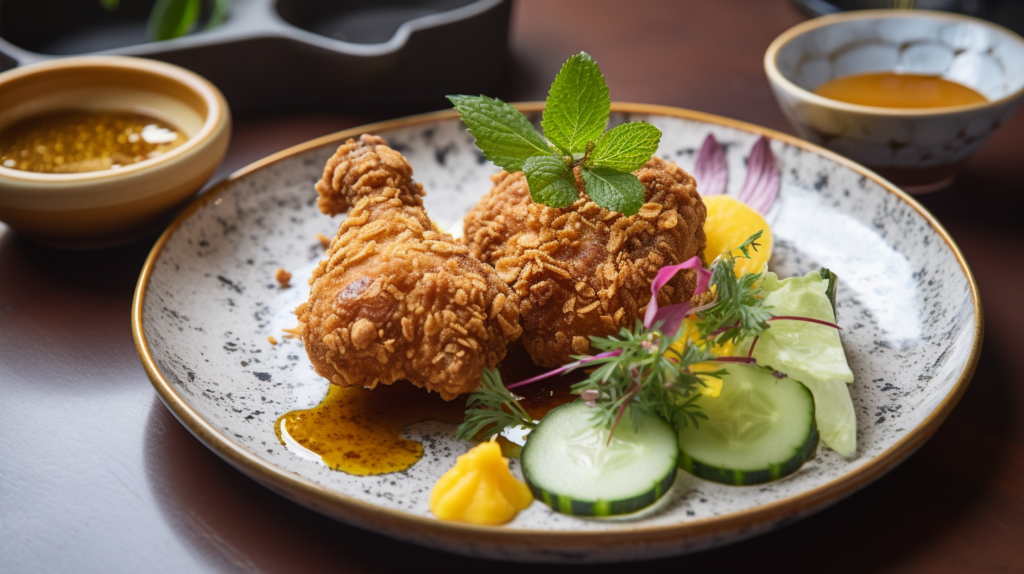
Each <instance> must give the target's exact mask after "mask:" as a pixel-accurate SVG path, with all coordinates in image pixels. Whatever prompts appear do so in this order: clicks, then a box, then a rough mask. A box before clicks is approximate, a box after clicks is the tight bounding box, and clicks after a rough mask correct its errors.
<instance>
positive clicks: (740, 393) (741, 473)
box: [679, 365, 818, 486]
mask: <svg viewBox="0 0 1024 574" xmlns="http://www.w3.org/2000/svg"><path fill="white" fill-rule="evenodd" d="M728 371H729V374H728V375H726V376H725V377H723V381H722V392H721V394H720V395H719V396H717V397H714V398H708V397H702V398H701V400H700V403H699V404H700V406H701V407H702V408H703V410H704V414H705V415H707V417H708V419H707V420H703V419H702V420H701V421H700V426H699V427H698V428H694V427H693V426H692V425H691V426H690V427H688V428H686V429H683V430H682V431H681V432H680V433H679V450H680V457H679V466H680V467H681V468H682V469H683V470H685V471H687V472H689V473H690V474H693V475H696V476H699V477H701V478H704V479H707V480H712V481H714V482H720V483H723V484H732V485H737V486H742V485H749V484H761V483H765V482H770V481H772V480H777V479H779V478H781V477H783V476H786V475H788V474H792V473H794V472H796V470H797V469H798V468H800V466H801V465H803V464H804V462H806V461H807V460H808V459H810V458H811V457H812V456H814V452H815V450H816V449H817V447H818V427H817V426H816V425H815V422H814V397H812V396H811V393H810V391H808V390H807V388H806V387H804V386H803V385H802V384H800V383H799V382H797V381H794V380H793V379H790V378H784V379H776V378H775V377H774V376H772V374H771V373H769V372H767V371H765V370H764V369H758V368H756V367H750V366H746V365H728Z"/></svg>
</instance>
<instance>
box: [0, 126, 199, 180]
mask: <svg viewBox="0 0 1024 574" xmlns="http://www.w3.org/2000/svg"><path fill="white" fill-rule="evenodd" d="M187 139H188V138H187V137H186V136H185V134H183V133H182V132H181V131H179V130H178V129H177V128H175V127H173V126H171V125H170V124H168V123H166V122H162V121H160V120H158V119H156V118H152V117H149V116H146V115H143V114H137V113H132V112H89V111H63V112H54V113H49V114H44V115H41V116H35V117H31V118H28V119H26V120H22V121H20V122H18V123H16V124H14V125H12V126H9V127H7V128H4V129H3V130H2V131H0V165H2V166H3V167H7V168H11V169H19V170H22V171H34V172H41V173H81V172H88V171H100V170H105V169H118V168H121V167H125V166H128V165H131V164H133V163H138V162H140V161H145V160H147V159H151V158H155V157H157V156H160V155H163V154H164V153H167V152H168V151H170V150H172V149H174V148H176V147H178V146H180V145H181V144H183V143H185V141H186V140H187Z"/></svg>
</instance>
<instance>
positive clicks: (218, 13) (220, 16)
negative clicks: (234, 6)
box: [206, 0, 231, 28]
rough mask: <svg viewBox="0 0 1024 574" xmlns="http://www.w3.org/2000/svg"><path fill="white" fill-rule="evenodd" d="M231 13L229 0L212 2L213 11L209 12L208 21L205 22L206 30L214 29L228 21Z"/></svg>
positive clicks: (214, 0)
mask: <svg viewBox="0 0 1024 574" xmlns="http://www.w3.org/2000/svg"><path fill="white" fill-rule="evenodd" d="M230 11H231V0H213V9H212V10H211V11H210V19H209V20H207V21H206V28H216V27H217V26H220V25H221V24H223V23H224V21H225V20H227V19H228V13H229V12H230Z"/></svg>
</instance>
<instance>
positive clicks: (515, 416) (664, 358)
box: [456, 231, 772, 440]
mask: <svg viewBox="0 0 1024 574" xmlns="http://www.w3.org/2000/svg"><path fill="white" fill-rule="evenodd" d="M760 236H761V232H760V231H759V232H757V233H755V234H754V235H752V236H751V237H750V238H748V239H747V240H746V241H744V242H743V244H742V245H740V246H739V247H737V248H736V249H733V250H732V251H731V252H729V253H727V254H725V255H723V256H722V257H720V258H718V260H716V261H715V262H713V263H712V264H711V268H710V276H711V278H710V282H709V283H708V285H709V286H713V287H714V296H713V298H712V300H711V301H710V302H708V303H706V304H704V305H702V306H700V307H697V308H695V309H689V304H688V303H683V304H681V305H682V307H680V308H679V309H686V310H687V315H690V316H693V317H695V318H696V328H697V331H698V332H699V333H700V334H701V337H700V339H701V340H702V341H703V342H701V343H694V342H693V341H690V340H685V341H684V342H683V344H682V346H681V347H682V351H680V350H679V347H680V346H679V345H674V343H676V342H677V341H678V340H679V339H680V338H681V337H682V336H683V333H684V330H683V329H679V328H678V323H676V327H675V328H674V329H675V331H676V332H674V333H663V332H662V327H663V325H664V324H663V322H662V321H661V320H652V321H650V323H651V324H645V323H641V322H640V321H637V323H636V325H635V327H634V328H633V329H632V330H629V329H626V328H623V329H622V330H621V331H620V332H619V334H618V336H617V337H616V336H610V337H591V338H590V340H591V341H592V342H593V345H594V347H596V348H597V349H598V350H600V351H601V353H599V354H598V355H595V356H593V357H590V356H583V357H577V359H579V360H578V361H577V362H576V363H573V364H570V365H566V366H565V367H562V368H559V369H555V370H554V371H550V372H549V373H547V374H546V375H542V376H539V377H535V378H533V379H529V380H527V381H522V382H519V383H516V384H513V385H511V388H512V389H514V388H516V387H518V386H520V385H524V384H529V383H531V382H533V381H535V380H539V379H542V378H545V377H546V376H549V375H556V374H561V373H564V372H567V371H569V370H572V369H575V368H581V367H582V368H588V369H589V368H593V369H594V370H593V372H591V373H590V376H589V377H587V379H586V380H584V381H582V382H579V383H576V384H575V385H573V386H572V390H573V392H574V393H577V394H579V395H580V398H582V399H583V400H585V401H586V402H587V403H588V404H590V405H592V406H594V407H595V411H594V422H595V424H596V425H601V426H606V427H610V429H611V431H612V433H614V431H615V427H616V426H617V425H618V424H619V422H620V420H621V419H622V418H623V416H624V414H625V413H626V412H630V413H631V414H630V419H631V420H632V422H633V423H634V424H636V423H637V422H638V421H639V420H640V419H641V413H653V414H656V415H658V416H660V417H662V418H664V419H665V420H666V421H668V422H670V423H671V424H672V425H673V426H674V427H675V428H676V429H677V430H679V431H682V430H684V429H686V428H687V427H688V426H689V425H690V424H693V425H694V426H698V425H699V421H700V419H703V418H707V417H706V416H705V415H704V413H703V412H701V409H700V404H699V403H698V399H699V398H700V396H701V395H700V392H699V391H700V388H701V387H702V386H704V382H703V381H702V380H701V379H702V378H707V377H717V378H721V377H722V376H723V375H727V374H728V372H727V371H726V370H723V369H719V370H716V371H700V372H695V371H693V370H691V367H692V366H693V365H695V364H697V363H704V362H707V361H721V362H723V363H725V362H737V363H749V364H756V361H755V360H754V359H751V358H749V357H716V356H714V354H713V353H712V349H713V347H714V346H715V345H722V344H725V343H726V342H734V343H735V342H737V341H738V340H740V339H743V338H745V337H757V336H758V335H759V334H760V333H761V332H763V331H764V330H765V329H767V328H768V327H769V325H768V320H770V319H771V317H772V314H771V312H770V309H769V308H768V307H765V306H764V299H763V298H762V297H761V296H760V290H761V288H760V282H759V279H760V278H761V274H760V273H747V274H745V275H743V276H741V277H736V274H735V271H734V269H735V266H736V259H735V256H734V255H733V252H738V253H739V254H740V255H742V256H743V257H746V258H749V257H750V252H749V249H755V250H756V249H757V243H756V242H757V239H758V238H759V237H760ZM698 272H699V273H704V274H708V273H709V271H704V270H703V269H701V270H699V271H698ZM698 295H699V293H698ZM654 296H655V297H656V296H657V295H656V294H655V295H654ZM669 309H670V308H665V309H663V310H662V311H669ZM670 315H672V314H671V313H667V314H666V315H663V316H670ZM483 375H484V376H483V379H484V383H483V385H481V387H480V388H479V389H478V390H477V391H476V392H474V393H473V394H472V395H470V399H469V402H468V403H467V407H468V408H467V410H466V419H465V421H464V422H463V423H462V424H461V425H460V426H459V429H458V433H457V435H456V436H457V437H458V438H462V439H470V438H472V437H474V436H476V435H477V433H479V432H480V431H482V430H485V429H486V434H485V438H486V437H489V436H491V435H493V434H497V433H500V432H501V431H502V430H504V429H505V428H506V427H516V426H524V427H527V428H533V427H534V426H535V425H534V423H533V420H532V419H531V418H530V417H529V415H527V414H526V411H525V409H523V407H522V406H521V405H520V404H519V403H518V401H517V400H516V398H515V396H514V395H513V394H512V393H511V392H510V391H509V388H506V387H505V385H504V384H503V383H502V381H501V377H500V376H499V375H498V373H497V371H494V370H485V371H484V373H483ZM632 409H636V410H632ZM612 433H609V440H611V434H612Z"/></svg>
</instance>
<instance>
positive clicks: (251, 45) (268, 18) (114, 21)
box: [0, 0, 511, 113]
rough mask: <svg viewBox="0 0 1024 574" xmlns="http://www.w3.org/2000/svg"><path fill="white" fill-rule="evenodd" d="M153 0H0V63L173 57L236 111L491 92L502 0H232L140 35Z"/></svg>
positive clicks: (500, 46)
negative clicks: (112, 5)
mask: <svg viewBox="0 0 1024 574" xmlns="http://www.w3.org/2000/svg"><path fill="white" fill-rule="evenodd" d="M154 2H155V0H121V3H120V4H121V6H120V7H119V8H118V9H117V10H116V11H115V12H107V11H106V10H104V9H103V7H102V6H101V4H100V2H99V0H0V70H3V69H9V68H12V67H15V66H18V65H23V64H29V63H33V62H39V61H43V60H47V59H50V58H58V57H61V56H68V55H86V54H117V55H126V56H141V57H146V58H153V59H156V60H162V61H165V62H170V63H172V64H177V65H179V66H182V67H185V68H188V69H190V70H193V71H195V72H197V73H199V74H201V75H203V76H205V77H207V78H208V79H210V81H212V82H213V83H214V84H216V85H217V87H219V88H220V89H221V91H223V92H224V95H225V96H226V97H227V99H228V101H229V103H230V104H231V107H232V109H233V110H234V111H235V112H236V113H247V112H255V111H260V112H262V111H272V110H285V109H295V108H297V107H299V108H302V109H309V108H317V109H331V110H334V111H338V110H345V111H352V112H374V111H388V112H396V111H413V110H421V109H438V108H444V107H448V105H449V104H448V102H447V101H445V100H444V96H445V95H446V94H451V93H469V94H480V93H486V94H489V95H500V93H501V91H502V89H503V81H502V80H503V78H504V77H505V75H506V68H507V66H506V64H507V44H508V24H509V14H510V7H511V0H476V1H474V0H420V1H415V0H404V1H403V0H373V1H372V2H367V1H366V0H362V1H359V0H355V1H353V0H235V1H234V2H232V6H231V13H230V15H229V16H228V19H227V20H226V21H225V22H224V23H223V24H222V25H220V26H218V27H216V28H213V29H210V30H203V31H199V32H196V33H193V34H190V35H188V36H184V37H181V38H176V39H173V40H167V41H163V42H149V41H147V37H146V17H147V15H148V14H149V10H150V8H152V6H153V3H154Z"/></svg>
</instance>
